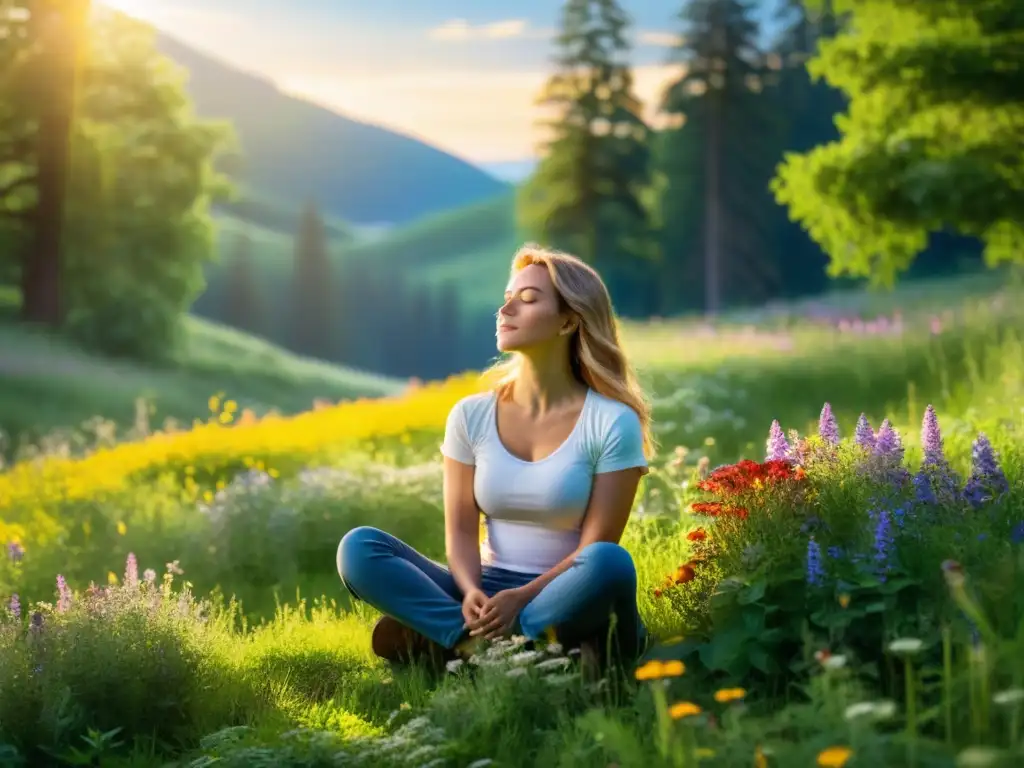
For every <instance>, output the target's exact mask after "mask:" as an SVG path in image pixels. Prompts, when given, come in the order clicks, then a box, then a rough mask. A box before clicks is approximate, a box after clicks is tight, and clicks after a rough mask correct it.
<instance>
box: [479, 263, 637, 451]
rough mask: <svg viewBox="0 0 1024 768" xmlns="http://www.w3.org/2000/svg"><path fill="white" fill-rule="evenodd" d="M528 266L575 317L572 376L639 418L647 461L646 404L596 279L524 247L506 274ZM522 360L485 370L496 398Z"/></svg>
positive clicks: (579, 266)
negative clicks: (546, 279) (542, 272)
mask: <svg viewBox="0 0 1024 768" xmlns="http://www.w3.org/2000/svg"><path fill="white" fill-rule="evenodd" d="M532 264H539V265H542V266H544V267H546V268H547V270H548V274H549V275H550V276H551V282H552V283H553V284H554V286H555V291H556V292H557V293H558V301H559V304H560V305H561V308H562V310H563V311H564V310H569V311H571V312H573V313H574V314H575V315H576V316H577V317H578V318H579V326H578V327H577V329H576V331H575V332H574V333H573V335H572V339H571V340H570V342H569V343H570V347H569V350H570V351H569V355H570V363H571V365H572V371H573V373H574V374H575V376H576V378H577V379H579V381H580V382H581V383H583V384H586V385H587V386H589V387H590V388H591V389H593V390H594V391H595V392H598V393H600V394H602V395H604V396H605V397H609V398H611V399H612V400H618V401H619V402H620V403H623V404H625V405H628V406H629V407H630V408H632V409H633V410H634V411H635V412H636V415H637V416H638V417H639V419H640V428H641V430H642V431H643V438H644V454H645V455H646V456H647V458H651V457H652V456H653V454H654V450H655V442H654V437H653V435H652V432H651V406H650V403H649V402H648V401H647V398H646V396H645V395H644V392H643V389H641V387H640V384H639V382H638V381H637V377H636V373H635V372H634V370H633V367H632V366H631V365H630V363H629V360H627V359H626V355H625V353H624V352H623V351H622V344H621V342H620V341H619V330H618V325H617V324H616V321H615V316H614V313H613V311H612V300H611V297H610V296H609V295H608V288H607V287H606V286H605V284H604V281H603V280H602V279H601V276H600V275H599V274H597V271H596V270H594V268H593V267H591V266H590V265H589V264H587V263H586V262H584V261H582V260H581V259H579V258H577V257H575V256H571V255H569V254H568V253H561V252H559V251H552V250H548V249H545V248H542V247H540V246H539V245H534V244H532V243H527V244H526V245H524V246H523V247H522V248H520V249H519V250H518V251H516V254H515V256H513V257H512V269H511V274H512V275H515V274H516V273H518V272H521V271H522V270H523V269H525V268H526V267H528V266H530V265H532ZM521 362H522V358H521V357H520V356H519V355H518V354H512V355H511V356H509V357H507V358H505V359H503V360H499V361H498V362H497V363H495V364H494V365H493V366H492V367H491V368H490V370H489V371H488V372H487V373H488V375H489V377H490V376H494V377H496V379H497V381H496V384H495V387H494V388H495V390H496V391H497V392H498V396H499V397H508V396H509V395H510V394H511V391H512V386H513V385H514V384H515V381H516V378H517V377H518V375H519V367H520V365H521Z"/></svg>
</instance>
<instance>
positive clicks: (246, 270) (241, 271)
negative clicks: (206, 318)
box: [222, 232, 262, 334]
mask: <svg viewBox="0 0 1024 768" xmlns="http://www.w3.org/2000/svg"><path fill="white" fill-rule="evenodd" d="M222 317H223V318H224V320H225V321H226V322H227V323H228V325H230V326H232V327H233V328H238V329H239V330H242V331H246V332H248V333H256V334H259V333H261V320H262V307H261V303H260V297H259V288H258V287H257V286H256V274H255V270H254V268H253V263H252V238H251V237H250V236H249V233H248V232H241V233H239V235H238V237H237V240H236V242H235V250H234V253H233V255H232V257H231V264H230V266H229V268H228V278H227V286H226V291H225V296H224V311H223V314H222Z"/></svg>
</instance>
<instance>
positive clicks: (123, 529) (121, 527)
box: [117, 520, 128, 536]
mask: <svg viewBox="0 0 1024 768" xmlns="http://www.w3.org/2000/svg"><path fill="white" fill-rule="evenodd" d="M117 532H118V533H119V534H120V535H121V536H124V535H125V534H126V533H128V526H127V525H125V524H124V521H123V520H118V521H117Z"/></svg>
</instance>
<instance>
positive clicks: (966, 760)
mask: <svg viewBox="0 0 1024 768" xmlns="http://www.w3.org/2000/svg"><path fill="white" fill-rule="evenodd" d="M1000 756H1001V753H1000V752H999V750H996V749H992V748H991V747H967V749H965V750H964V751H963V752H961V753H960V754H959V755H957V756H956V764H957V765H958V766H962V768H984V767H985V766H988V765H995V764H996V763H997V762H998V761H999V759H1000Z"/></svg>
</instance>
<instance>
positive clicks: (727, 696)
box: [715, 688, 747, 704]
mask: <svg viewBox="0 0 1024 768" xmlns="http://www.w3.org/2000/svg"><path fill="white" fill-rule="evenodd" d="M746 695H747V692H746V691H745V690H743V689H742V688H722V689H721V690H718V691H715V701H717V702H719V703H720V704H728V703H729V702H730V701H739V700H740V699H742V698H743V697H744V696H746Z"/></svg>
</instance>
